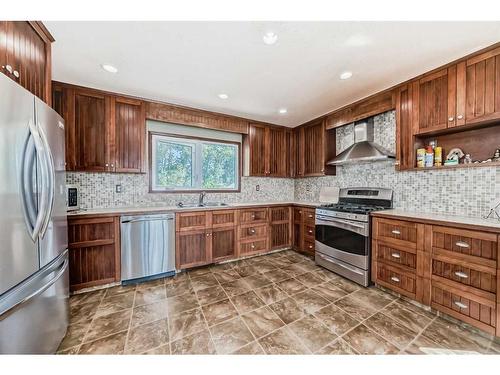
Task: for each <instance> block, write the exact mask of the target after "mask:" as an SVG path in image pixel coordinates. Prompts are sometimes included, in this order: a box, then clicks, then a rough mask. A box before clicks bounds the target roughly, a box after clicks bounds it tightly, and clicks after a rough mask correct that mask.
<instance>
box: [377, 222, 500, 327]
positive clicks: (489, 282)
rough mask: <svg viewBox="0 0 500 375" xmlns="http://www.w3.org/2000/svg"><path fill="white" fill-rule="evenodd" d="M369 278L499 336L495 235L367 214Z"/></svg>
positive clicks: (499, 248) (499, 241)
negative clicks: (369, 223) (370, 224)
mask: <svg viewBox="0 0 500 375" xmlns="http://www.w3.org/2000/svg"><path fill="white" fill-rule="evenodd" d="M372 238H373V240H372V280H373V282H375V283H376V284H378V285H381V286H383V287H386V288H389V289H392V290H394V291H395V292H397V293H399V294H401V295H404V296H406V297H409V298H412V299H414V300H416V301H418V302H420V303H422V304H424V305H427V306H430V307H432V308H433V309H435V310H438V311H441V312H443V313H445V314H447V315H450V316H452V317H454V318H456V319H459V320H462V321H464V322H466V323H468V324H471V325H473V326H475V327H477V328H479V329H481V330H483V331H485V332H488V333H489V334H493V335H496V336H500V293H499V292H498V291H499V288H500V281H499V278H500V271H499V270H500V262H499V255H500V236H499V234H498V233H497V232H494V231H493V229H492V231H487V230H486V229H485V230H481V229H479V230H471V229H468V228H467V229H465V228H461V227H455V226H453V224H452V223H442V224H440V223H439V224H436V223H435V222H425V221H423V220H422V221H421V222H416V221H412V220H399V219H394V218H390V219H389V218H386V217H383V218H382V217H375V218H374V219H373V233H372Z"/></svg>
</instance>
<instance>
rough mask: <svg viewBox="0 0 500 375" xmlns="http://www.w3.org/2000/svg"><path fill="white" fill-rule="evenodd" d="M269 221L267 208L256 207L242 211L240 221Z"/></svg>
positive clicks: (246, 222)
mask: <svg viewBox="0 0 500 375" xmlns="http://www.w3.org/2000/svg"><path fill="white" fill-rule="evenodd" d="M265 222H267V208H254V209H246V210H241V211H240V223H241V224H249V223H265Z"/></svg>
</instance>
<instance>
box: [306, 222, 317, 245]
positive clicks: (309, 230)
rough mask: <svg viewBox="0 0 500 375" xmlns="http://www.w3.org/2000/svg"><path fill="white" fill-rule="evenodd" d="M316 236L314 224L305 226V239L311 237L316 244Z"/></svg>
mask: <svg viewBox="0 0 500 375" xmlns="http://www.w3.org/2000/svg"><path fill="white" fill-rule="evenodd" d="M315 234H316V230H315V227H314V224H306V225H304V237H311V238H312V241H313V242H314V236H315Z"/></svg>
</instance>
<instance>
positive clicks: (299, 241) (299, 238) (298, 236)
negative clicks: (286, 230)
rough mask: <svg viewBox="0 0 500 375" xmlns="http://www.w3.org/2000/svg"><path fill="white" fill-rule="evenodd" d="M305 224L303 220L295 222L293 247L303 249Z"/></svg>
mask: <svg viewBox="0 0 500 375" xmlns="http://www.w3.org/2000/svg"><path fill="white" fill-rule="evenodd" d="M303 228H304V225H303V224H302V223H301V222H294V223H293V248H294V249H296V250H299V251H302V247H303V245H304V233H303Z"/></svg>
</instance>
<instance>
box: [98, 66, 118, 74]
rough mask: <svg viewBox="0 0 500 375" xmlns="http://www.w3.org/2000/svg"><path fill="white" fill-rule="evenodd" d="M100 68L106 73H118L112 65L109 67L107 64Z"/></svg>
mask: <svg viewBox="0 0 500 375" xmlns="http://www.w3.org/2000/svg"><path fill="white" fill-rule="evenodd" d="M101 68H103V69H104V70H105V71H107V72H109V73H116V72H118V69H116V68H115V67H114V66H113V65H109V64H101Z"/></svg>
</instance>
